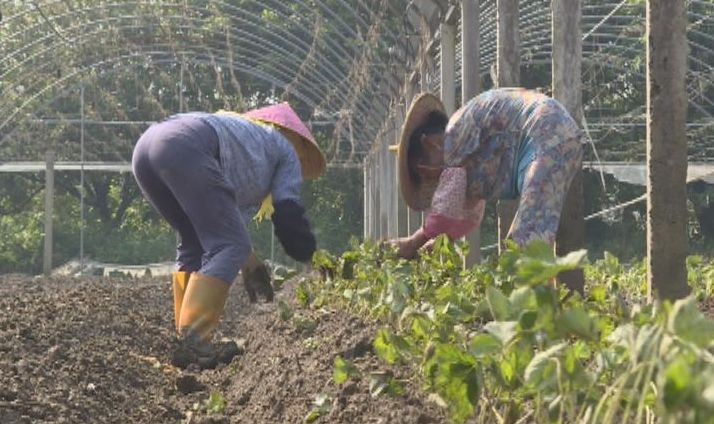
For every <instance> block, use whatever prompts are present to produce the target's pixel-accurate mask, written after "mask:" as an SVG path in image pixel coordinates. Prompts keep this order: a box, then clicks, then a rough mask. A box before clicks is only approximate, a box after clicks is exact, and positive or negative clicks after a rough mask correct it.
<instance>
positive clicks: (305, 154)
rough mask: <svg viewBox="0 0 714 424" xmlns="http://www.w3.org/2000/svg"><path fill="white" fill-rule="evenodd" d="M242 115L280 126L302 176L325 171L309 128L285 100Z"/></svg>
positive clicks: (317, 174)
mask: <svg viewBox="0 0 714 424" xmlns="http://www.w3.org/2000/svg"><path fill="white" fill-rule="evenodd" d="M243 116H245V117H246V118H248V119H253V120H257V121H261V122H265V123H268V124H272V125H275V126H277V127H278V128H280V130H281V132H282V133H283V135H285V137H286V138H287V139H288V140H290V142H291V143H292V145H293V147H295V151H296V152H297V155H298V157H299V158H300V165H301V167H302V174H303V177H304V178H307V179H311V178H317V177H319V176H320V175H322V173H323V172H325V166H326V163H325V156H324V155H323V154H322V151H321V150H320V147H319V146H318V145H317V142H316V141H315V138H314V137H313V136H312V134H311V133H310V130H309V129H307V127H306V126H305V124H304V123H303V122H302V121H301V120H300V118H299V117H298V115H297V113H295V111H294V110H293V108H292V107H290V105H289V104H288V103H287V102H283V103H280V104H277V105H272V106H266V107H263V108H260V109H254V110H250V111H248V112H245V113H243Z"/></svg>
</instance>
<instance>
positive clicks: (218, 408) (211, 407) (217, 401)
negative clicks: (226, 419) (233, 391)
mask: <svg viewBox="0 0 714 424" xmlns="http://www.w3.org/2000/svg"><path fill="white" fill-rule="evenodd" d="M225 408H226V400H225V399H224V398H223V395H222V394H221V393H220V392H216V391H214V392H211V395H210V396H209V397H208V399H206V412H208V413H209V414H222V413H223V410H224V409H225Z"/></svg>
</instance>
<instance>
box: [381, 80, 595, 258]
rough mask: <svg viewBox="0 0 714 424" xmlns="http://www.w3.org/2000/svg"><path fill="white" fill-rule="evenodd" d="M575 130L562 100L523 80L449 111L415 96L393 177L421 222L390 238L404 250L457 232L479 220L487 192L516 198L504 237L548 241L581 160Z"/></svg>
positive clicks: (407, 251)
mask: <svg viewBox="0 0 714 424" xmlns="http://www.w3.org/2000/svg"><path fill="white" fill-rule="evenodd" d="M581 138H582V132H581V130H580V129H579V128H578V125H577V123H576V122H575V121H574V120H573V118H572V117H571V116H570V114H568V112H567V111H566V110H565V108H564V107H563V105H561V104H560V103H558V102H557V101H556V100H555V99H552V98H550V97H548V96H546V95H544V94H541V93H538V92H536V91H532V90H526V89H522V88H500V89H493V90H489V91H486V92H484V93H482V94H480V95H479V96H477V97H475V98H473V99H472V100H471V101H469V102H468V103H467V104H466V105H464V106H463V107H462V108H461V109H459V110H458V111H456V113H454V115H453V116H451V118H450V119H447V116H446V114H445V111H444V106H443V105H442V103H441V101H440V100H439V99H438V98H437V97H435V96H433V95H431V94H422V95H421V96H419V97H418V98H417V99H416V100H415V101H414V103H412V106H411V108H410V110H409V113H408V115H407V119H406V122H405V125H404V128H403V129H402V135H401V142H400V145H399V180H400V187H401V190H402V194H403V196H404V199H405V201H406V203H407V205H409V207H411V208H412V209H414V210H417V211H422V210H426V209H429V212H428V215H427V217H426V221H425V223H424V225H423V227H422V228H420V229H419V230H417V231H416V232H415V233H414V234H412V235H411V236H409V237H405V238H400V239H397V240H394V241H393V243H394V244H396V245H397V247H398V248H399V253H400V255H401V256H402V257H405V258H411V257H414V256H415V255H416V252H417V250H418V249H419V248H421V247H422V246H423V245H425V244H426V243H427V242H428V241H429V240H431V239H433V238H435V237H436V236H438V235H439V234H447V235H448V236H449V238H451V239H458V238H460V237H463V236H465V235H467V234H468V233H469V232H471V231H472V230H474V229H475V228H478V227H479V226H480V225H481V220H482V219H483V213H484V207H485V204H486V201H487V200H490V199H515V198H520V202H519V206H518V211H517V213H516V216H515V218H514V220H513V224H512V225H511V228H510V231H509V232H508V236H507V237H508V238H510V239H512V240H514V241H515V242H516V243H517V244H519V245H524V244H527V243H528V242H530V241H532V240H536V239H538V240H544V241H546V242H549V243H550V244H551V245H552V244H554V242H555V235H556V233H557V231H558V224H559V222H560V213H561V209H562V208H563V203H564V200H565V196H566V194H567V192H568V188H569V187H570V182H571V180H572V179H573V176H574V175H575V173H576V171H577V170H578V169H579V168H580V166H581V161H582V144H581Z"/></svg>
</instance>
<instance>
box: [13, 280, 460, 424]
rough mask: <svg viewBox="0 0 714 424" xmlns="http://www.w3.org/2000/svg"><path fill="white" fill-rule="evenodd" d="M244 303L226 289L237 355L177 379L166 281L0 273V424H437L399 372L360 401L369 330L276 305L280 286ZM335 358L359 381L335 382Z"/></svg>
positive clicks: (353, 321) (372, 364)
mask: <svg viewBox="0 0 714 424" xmlns="http://www.w3.org/2000/svg"><path fill="white" fill-rule="evenodd" d="M246 298H247V295H246V293H245V292H244V290H243V288H242V287H240V286H236V287H234V288H233V290H232V292H231V299H230V301H229V305H228V310H227V313H226V317H225V319H224V322H223V324H222V326H221V330H220V331H221V333H220V334H219V336H222V337H228V338H232V339H234V340H237V341H239V344H240V345H241V346H243V347H244V348H245V353H244V354H243V355H242V356H240V357H237V358H236V359H235V360H234V361H233V363H232V364H230V365H229V366H225V367H222V368H220V369H217V370H213V371H204V372H195V371H186V372H182V371H180V370H178V369H176V368H174V367H172V366H170V365H169V353H170V352H171V349H172V347H173V344H174V335H173V316H172V311H173V309H172V306H171V292H170V285H169V282H168V281H166V280H156V279H153V280H152V279H145V280H131V279H126V280H123V279H107V278H82V279H78V278H52V279H42V278H40V279H35V278H32V277H23V276H0V340H2V343H1V344H0V422H1V423H30V422H40V423H42V422H53V423H55V422H58V423H61V422H67V423H70V422H117V423H127V422H131V423H149V422H151V423H178V422H184V423H185V422H191V423H301V422H304V420H305V417H306V416H307V415H308V414H310V412H311V411H313V410H315V411H318V410H319V411H320V415H321V416H320V417H319V418H317V421H316V422H329V423H400V422H404V423H407V422H408V423H443V422H446V419H445V415H444V413H443V411H442V410H441V409H440V408H439V407H437V406H435V405H434V404H433V403H431V402H428V401H427V400H426V396H425V395H423V394H422V393H421V392H420V391H419V388H418V386H417V384H416V383H414V382H411V381H408V380H407V379H406V376H407V375H408V374H407V373H406V372H402V371H400V370H398V369H397V371H396V375H395V378H397V379H399V378H403V379H404V383H405V384H404V388H405V393H404V394H402V395H396V396H389V395H386V394H382V395H380V396H377V397H373V396H372V395H371V394H370V378H368V377H367V376H368V375H369V373H370V372H374V371H380V370H384V371H386V369H384V367H383V365H382V364H381V363H380V362H379V361H378V360H377V358H376V357H375V356H374V354H373V352H372V350H371V342H372V335H373V334H374V332H375V328H374V326H373V325H371V324H369V323H365V322H363V321H361V320H359V319H357V318H354V317H351V316H348V315H346V314H343V313H335V312H320V311H305V310H297V309H293V307H288V308H286V307H282V308H279V307H278V301H280V300H283V301H285V302H287V303H289V304H290V303H292V298H293V293H292V286H291V285H290V284H288V285H286V288H285V289H283V291H281V292H279V293H278V295H277V299H276V302H275V303H272V304H258V305H251V304H248V303H246V300H245V299H246ZM291 315H292V316H291ZM337 355H340V356H342V357H343V358H346V359H349V360H351V361H353V363H354V364H355V365H356V366H357V368H358V369H359V370H360V371H361V374H362V375H363V376H364V377H362V378H360V379H358V380H353V381H348V382H347V383H344V384H342V385H339V386H338V385H336V384H335V383H334V382H333V380H332V373H333V363H334V358H335V356H337ZM377 375H379V374H377ZM372 390H374V387H372ZM320 395H322V396H321V401H322V408H318V407H316V406H315V405H314V401H315V399H316V397H320ZM314 415H315V414H314Z"/></svg>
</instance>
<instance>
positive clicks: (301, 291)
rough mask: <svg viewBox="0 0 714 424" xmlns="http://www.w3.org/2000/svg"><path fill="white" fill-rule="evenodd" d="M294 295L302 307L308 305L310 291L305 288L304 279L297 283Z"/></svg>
mask: <svg viewBox="0 0 714 424" xmlns="http://www.w3.org/2000/svg"><path fill="white" fill-rule="evenodd" d="M295 297H296V298H297V301H298V303H299V304H300V306H302V307H303V308H307V307H308V306H310V298H311V296H310V292H309V291H308V289H307V283H306V282H305V280H300V282H299V283H298V285H297V288H296V289H295Z"/></svg>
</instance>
